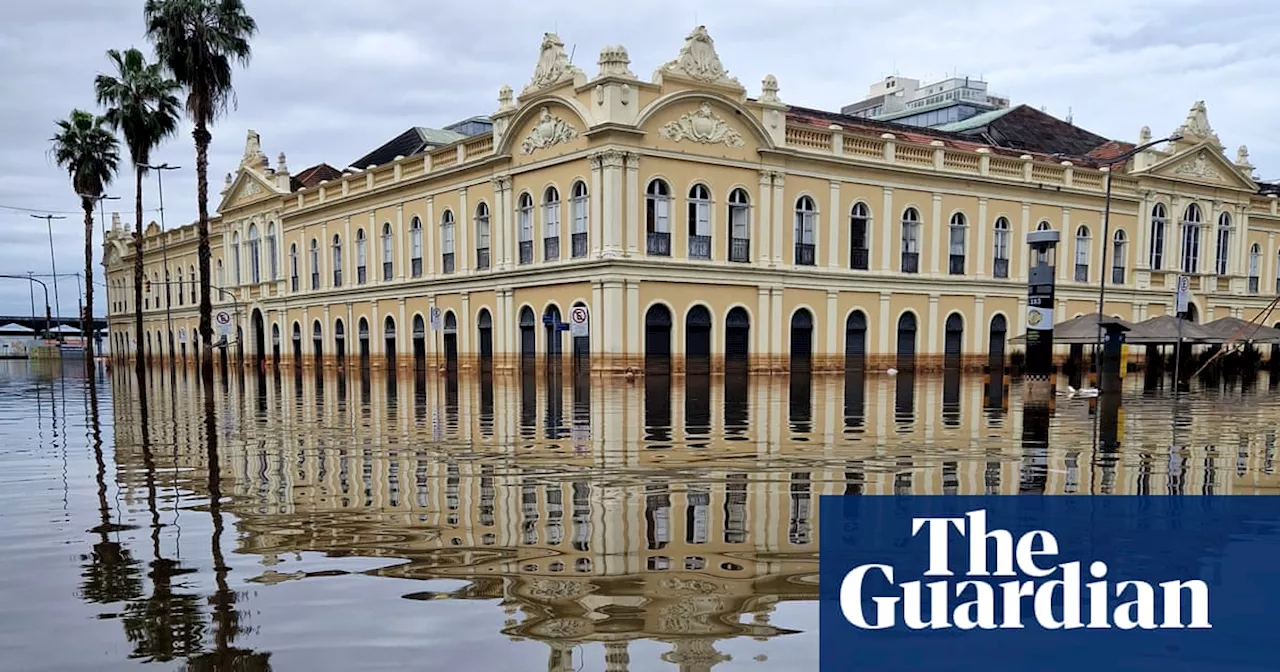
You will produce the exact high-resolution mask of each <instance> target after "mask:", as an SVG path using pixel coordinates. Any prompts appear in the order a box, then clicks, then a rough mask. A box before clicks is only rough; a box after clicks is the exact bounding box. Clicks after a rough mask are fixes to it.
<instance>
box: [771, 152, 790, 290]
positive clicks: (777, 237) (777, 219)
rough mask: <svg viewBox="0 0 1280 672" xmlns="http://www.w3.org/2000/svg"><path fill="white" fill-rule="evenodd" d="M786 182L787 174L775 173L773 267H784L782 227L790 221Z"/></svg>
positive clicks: (772, 228) (772, 241)
mask: <svg viewBox="0 0 1280 672" xmlns="http://www.w3.org/2000/svg"><path fill="white" fill-rule="evenodd" d="M785 182H786V173H783V172H780V171H775V172H774V173H773V225H772V226H771V227H770V228H771V233H772V235H771V236H770V237H771V239H772V240H771V242H770V244H769V248H770V254H771V255H772V257H771V258H772V261H771V262H770V264H771V265H772V266H775V267H776V266H780V265H782V227H783V226H784V225H785V223H786V222H787V221H788V220H787V216H786V210H785V209H784V207H783V206H784V205H785V204H786V200H787V199H786V192H785V189H784V185H785Z"/></svg>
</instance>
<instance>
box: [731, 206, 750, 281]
mask: <svg viewBox="0 0 1280 672" xmlns="http://www.w3.org/2000/svg"><path fill="white" fill-rule="evenodd" d="M729 261H737V262H740V263H744V264H745V263H748V262H750V261H751V197H750V196H748V195H747V190H746V189H741V188H738V189H734V190H733V191H731V192H729Z"/></svg>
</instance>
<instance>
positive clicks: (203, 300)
mask: <svg viewBox="0 0 1280 672" xmlns="http://www.w3.org/2000/svg"><path fill="white" fill-rule="evenodd" d="M192 135H193V136H195V140H196V204H197V205H198V207H199V211H200V220H199V221H198V222H197V223H196V233H197V235H199V238H200V240H199V243H198V248H197V257H198V258H199V260H200V340H202V341H204V347H203V348H201V350H200V375H202V376H204V379H205V381H206V382H205V384H206V385H208V384H209V382H210V381H212V380H213V302H212V301H210V298H209V287H210V284H211V283H210V282H209V271H210V269H209V256H210V253H209V141H210V140H211V139H212V138H211V136H210V134H209V129H208V127H207V126H206V124H205V122H204V121H203V120H201V121H197V122H196V130H195V131H194V132H192Z"/></svg>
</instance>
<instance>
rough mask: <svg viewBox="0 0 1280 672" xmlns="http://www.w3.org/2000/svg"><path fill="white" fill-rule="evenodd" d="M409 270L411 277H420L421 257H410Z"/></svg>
mask: <svg viewBox="0 0 1280 672" xmlns="http://www.w3.org/2000/svg"><path fill="white" fill-rule="evenodd" d="M409 270H410V271H411V273H412V275H413V277H415V278H421V277H422V257H414V258H413V259H410V260H409Z"/></svg>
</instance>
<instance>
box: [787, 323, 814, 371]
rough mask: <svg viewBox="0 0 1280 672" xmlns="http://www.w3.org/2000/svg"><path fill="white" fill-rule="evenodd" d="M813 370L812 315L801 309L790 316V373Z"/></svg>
mask: <svg viewBox="0 0 1280 672" xmlns="http://www.w3.org/2000/svg"><path fill="white" fill-rule="evenodd" d="M812 368H813V313H810V312H809V311H808V309H805V308H801V309H799V310H797V311H796V312H794V313H792V314H791V371H792V372H797V371H799V372H802V373H804V372H808V371H810V370H812Z"/></svg>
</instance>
